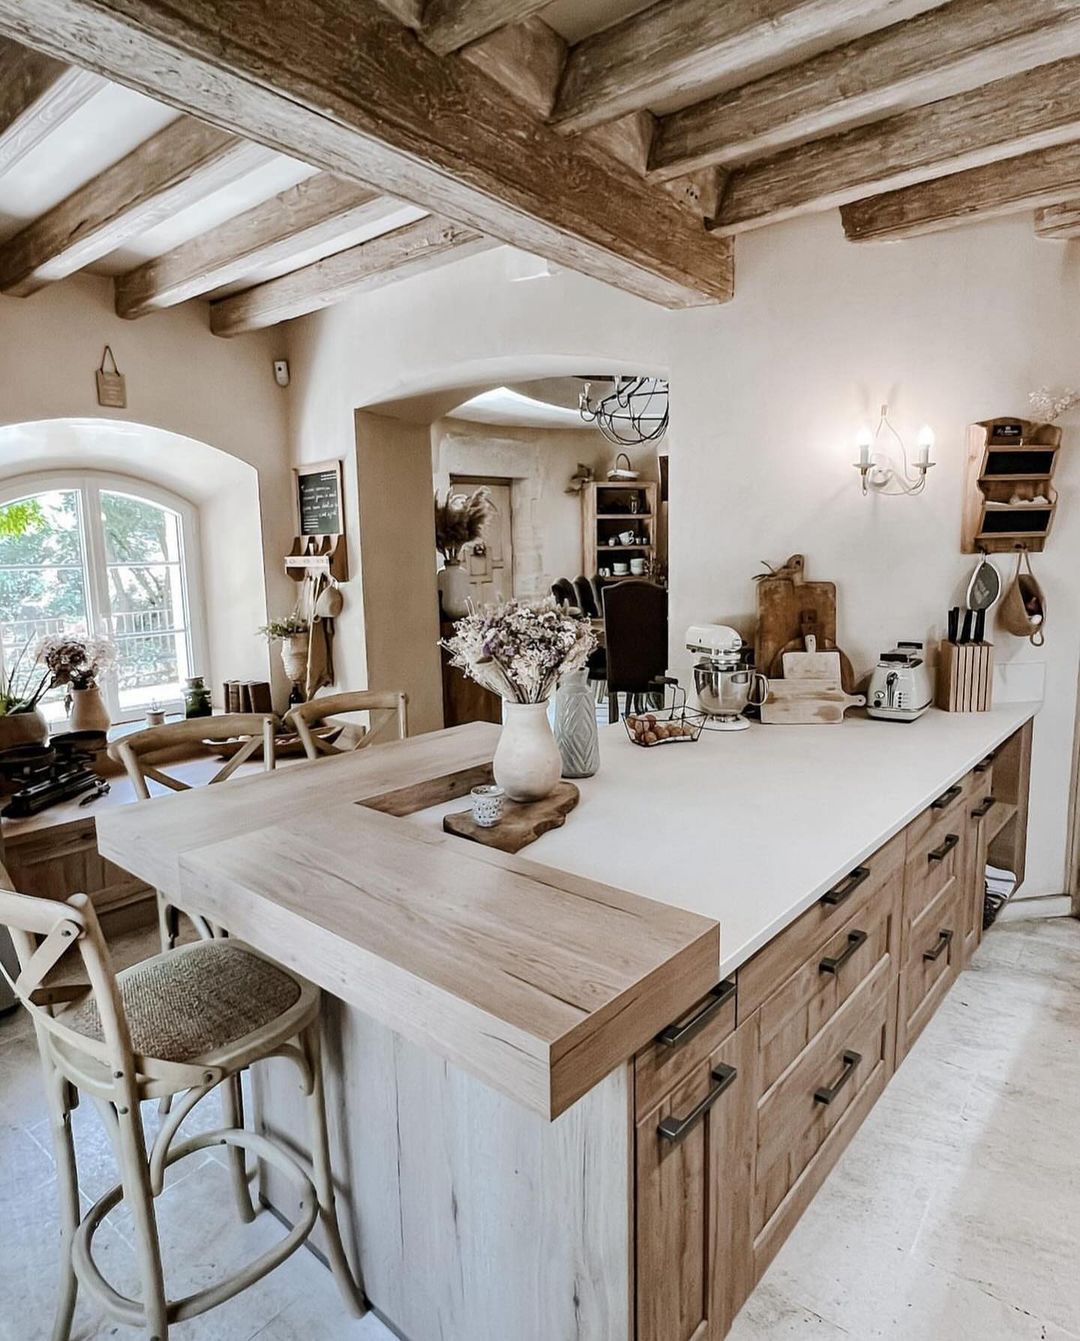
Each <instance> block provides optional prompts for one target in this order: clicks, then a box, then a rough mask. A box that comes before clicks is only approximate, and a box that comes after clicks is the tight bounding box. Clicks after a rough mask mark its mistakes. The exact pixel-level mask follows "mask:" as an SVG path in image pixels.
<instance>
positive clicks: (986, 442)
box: [960, 419, 1061, 554]
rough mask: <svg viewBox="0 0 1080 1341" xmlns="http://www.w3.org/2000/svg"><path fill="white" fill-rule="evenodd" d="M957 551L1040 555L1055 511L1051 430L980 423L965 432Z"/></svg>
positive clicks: (1025, 422) (1055, 435) (1054, 429)
mask: <svg viewBox="0 0 1080 1341" xmlns="http://www.w3.org/2000/svg"><path fill="white" fill-rule="evenodd" d="M967 442H968V453H967V481H966V485H965V490H964V520H963V527H962V530H961V541H960V549H961V551H962V552H963V553H964V554H974V553H976V552H977V551H982V552H983V553H986V554H1003V553H1008V552H1012V551H1015V550H1024V549H1026V550H1029V551H1031V552H1033V553H1035V552H1038V551H1040V550H1042V548H1043V546H1044V545H1045V544H1046V538H1047V536H1048V535H1049V534H1050V527H1051V526H1052V525H1053V522H1054V513H1055V511H1056V509H1057V493H1056V492H1055V490H1054V485H1053V477H1054V468H1055V466H1056V465H1057V455H1058V449H1059V447H1060V446H1061V429H1060V428H1058V426H1057V425H1056V424H1037V423H1034V422H1032V421H1031V420H1030V419H985V420H983V421H982V422H981V423H978V424H972V425H970V427H969V428H968V437H967Z"/></svg>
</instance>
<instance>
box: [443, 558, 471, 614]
mask: <svg viewBox="0 0 1080 1341" xmlns="http://www.w3.org/2000/svg"><path fill="white" fill-rule="evenodd" d="M438 581H439V602H440V604H441V605H442V612H443V615H444V617H445V618H446V619H462V618H464V616H465V615H467V614H468V613H469V575H468V573H467V572H466V571H465V566H464V564H463V563H462V562H461V560H460V559H447V560H446V567H445V568H443V569H442V570H441V571H440V572H439V579H438Z"/></svg>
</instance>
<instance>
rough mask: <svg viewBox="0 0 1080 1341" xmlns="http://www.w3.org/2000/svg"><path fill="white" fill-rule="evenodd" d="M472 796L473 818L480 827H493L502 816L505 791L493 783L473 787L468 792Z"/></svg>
mask: <svg viewBox="0 0 1080 1341" xmlns="http://www.w3.org/2000/svg"><path fill="white" fill-rule="evenodd" d="M469 795H470V797H471V798H472V816H473V820H474V821H475V822H476V823H477V824H479V826H480V827H481V829H493V828H494V827H495V825H496V824H498V822H499V821H500V820H501V819H502V817H503V808H504V802H505V797H506V793H505V792H504V791H503V789H502V788H501V787H500V786H498V785H497V784H494V783H486V784H485V785H484V786H482V787H474V788H473V789H472V791H471V792H470V793H469Z"/></svg>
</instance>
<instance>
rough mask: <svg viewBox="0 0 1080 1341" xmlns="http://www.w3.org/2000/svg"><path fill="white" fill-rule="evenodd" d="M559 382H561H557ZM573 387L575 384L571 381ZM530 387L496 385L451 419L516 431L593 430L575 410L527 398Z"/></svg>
mask: <svg viewBox="0 0 1080 1341" xmlns="http://www.w3.org/2000/svg"><path fill="white" fill-rule="evenodd" d="M560 380H561V379H560ZM565 380H566V381H568V382H569V381H573V382H574V386H575V387H576V386H577V385H578V383H577V382H576V381H574V379H572V378H567V379H565ZM530 387H531V384H530V383H528V382H526V383H523V384H521V385H519V386H518V387H517V388H512V387H507V386H499V387H493V388H492V390H490V391H483V392H481V394H480V395H479V396H473V397H472V399H471V400H467V401H465V402H464V403H463V404H461V405H459V406H458V407H457V409H456V410H451V411H450V414H449V416H448V417H449V418H451V419H469V420H472V422H473V423H477V424H499V425H502V426H504V427H517V428H573V429H578V428H579V429H584V430H585V431H586V432H588V431H595V430H593V429H592V426H591V425H590V424H586V423H585V422H584V421H583V420H582V418H581V416H580V415H579V414H578V412H577V410H576V409H569V408H567V407H566V406H564V405H560V404H552V403H551V402H550V401H548V400H545V399H544V398H543V397H542V396H539V395H530V394H528V390H529V388H530Z"/></svg>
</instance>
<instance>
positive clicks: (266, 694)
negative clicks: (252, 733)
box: [223, 680, 274, 712]
mask: <svg viewBox="0 0 1080 1341" xmlns="http://www.w3.org/2000/svg"><path fill="white" fill-rule="evenodd" d="M224 690H225V692H224V696H223V702H224V704H225V711H226V712H273V711H274V704H273V700H272V699H271V697H270V684H269V682H268V681H266V680H226V681H225V687H224Z"/></svg>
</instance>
